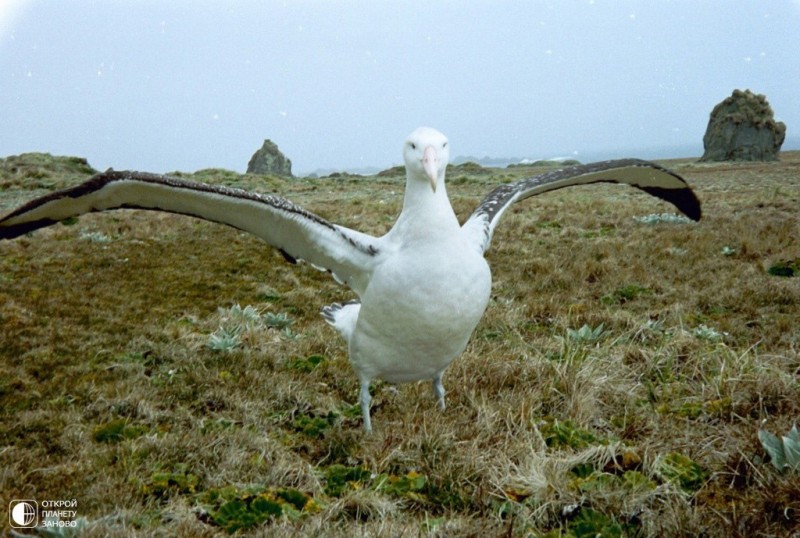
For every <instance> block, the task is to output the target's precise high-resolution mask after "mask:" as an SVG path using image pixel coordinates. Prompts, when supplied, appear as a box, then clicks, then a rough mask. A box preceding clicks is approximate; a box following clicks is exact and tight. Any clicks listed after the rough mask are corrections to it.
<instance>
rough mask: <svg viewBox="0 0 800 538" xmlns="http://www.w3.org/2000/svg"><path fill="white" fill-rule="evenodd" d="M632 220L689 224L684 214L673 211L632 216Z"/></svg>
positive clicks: (648, 222)
mask: <svg viewBox="0 0 800 538" xmlns="http://www.w3.org/2000/svg"><path fill="white" fill-rule="evenodd" d="M633 220H635V221H636V222H640V223H642V224H662V223H666V224H689V223H691V222H692V220H691V219H689V218H687V217H685V216H684V215H675V214H674V213H651V214H649V215H644V216H641V217H633Z"/></svg>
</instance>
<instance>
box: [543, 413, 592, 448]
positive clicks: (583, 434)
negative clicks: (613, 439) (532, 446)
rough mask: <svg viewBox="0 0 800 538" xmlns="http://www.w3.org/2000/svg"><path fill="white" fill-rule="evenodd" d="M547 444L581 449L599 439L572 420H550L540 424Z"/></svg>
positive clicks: (551, 446) (552, 446)
mask: <svg viewBox="0 0 800 538" xmlns="http://www.w3.org/2000/svg"><path fill="white" fill-rule="evenodd" d="M539 431H540V432H541V434H542V437H544V442H545V444H546V445H547V446H548V447H550V448H572V449H575V450H580V449H583V448H586V447H588V446H589V445H591V444H594V443H596V442H597V441H598V439H597V437H595V435H594V434H592V433H591V432H590V431H588V430H585V429H583V428H580V427H578V426H577V425H576V424H575V423H574V422H572V421H571V420H563V421H559V420H550V421H547V422H544V423H543V424H541V425H540V426H539Z"/></svg>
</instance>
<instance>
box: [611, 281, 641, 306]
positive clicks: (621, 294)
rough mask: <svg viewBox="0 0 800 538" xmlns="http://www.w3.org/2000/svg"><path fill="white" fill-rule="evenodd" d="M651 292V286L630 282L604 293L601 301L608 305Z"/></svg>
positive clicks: (622, 302) (621, 302) (630, 299)
mask: <svg viewBox="0 0 800 538" xmlns="http://www.w3.org/2000/svg"><path fill="white" fill-rule="evenodd" d="M650 293H652V291H651V290H650V288H646V287H644V286H640V285H638V284H628V285H626V286H622V287H620V288H617V289H616V290H614V291H613V292H611V293H609V294H606V295H603V296H602V297H601V298H600V302H601V303H603V304H606V305H615V304H624V303H627V302H628V301H632V300H634V299H636V298H637V297H640V296H642V295H649V294H650Z"/></svg>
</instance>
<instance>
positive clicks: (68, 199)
mask: <svg viewBox="0 0 800 538" xmlns="http://www.w3.org/2000/svg"><path fill="white" fill-rule="evenodd" d="M122 208H128V209H148V210H157V211H167V212H171V213H179V214H182V215H189V216H193V217H199V218H202V219H205V220H209V221H212V222H218V223H221V224H226V225H228V226H232V227H234V228H238V229H240V230H243V231H246V232H249V233H251V234H253V235H255V236H257V237H259V238H261V239H263V240H264V241H266V242H267V243H269V244H270V245H272V246H273V247H275V248H277V249H278V250H280V251H281V253H282V254H283V255H284V256H285V257H286V258H287V260H305V261H307V262H309V263H310V264H312V265H314V266H315V267H318V268H321V269H325V270H327V271H329V272H331V273H332V274H333V276H334V277H335V278H336V279H337V280H338V281H340V282H342V283H344V284H346V285H348V286H350V287H351V288H352V289H353V290H354V291H356V292H357V293H359V294H361V293H362V292H363V291H364V289H365V288H366V285H367V282H368V281H369V276H370V274H371V271H372V267H373V266H374V263H375V257H376V255H377V254H378V250H379V249H378V242H377V240H376V239H375V238H374V237H372V236H369V235H367V234H363V233H360V232H357V231H354V230H350V229H348V228H345V227H343V226H338V225H336V224H332V223H331V222H328V221H327V220H325V219H323V218H322V217H319V216H317V215H315V214H314V213H311V212H310V211H307V210H305V209H303V208H302V207H299V206H297V205H295V204H293V203H292V202H290V201H288V200H286V199H284V198H281V197H279V196H273V195H262V194H257V193H252V192H248V191H244V190H241V189H235V188H231V187H225V186H217V185H208V184H205V183H197V182H192V181H184V180H181V179H177V178H174V177H170V176H163V175H158V174H148V173H144V172H115V171H108V172H104V173H101V174H98V175H96V176H94V177H92V178H91V179H89V180H88V181H86V182H85V183H82V184H80V185H77V186H75V187H72V188H69V189H65V190H61V191H57V192H53V193H51V194H48V195H46V196H43V197H41V198H37V199H34V200H31V201H30V202H28V203H27V204H25V205H23V206H21V207H20V208H18V209H16V210H14V211H12V212H11V213H9V214H7V215H5V216H4V217H2V218H0V239H11V238H14V237H17V236H20V235H22V234H25V233H27V232H31V231H33V230H36V229H38V228H42V227H45V226H49V225H50V224H53V223H55V222H58V221H61V220H64V219H66V218H69V217H74V216H78V215H81V214H84V213H89V212H93V211H105V210H110V209H122Z"/></svg>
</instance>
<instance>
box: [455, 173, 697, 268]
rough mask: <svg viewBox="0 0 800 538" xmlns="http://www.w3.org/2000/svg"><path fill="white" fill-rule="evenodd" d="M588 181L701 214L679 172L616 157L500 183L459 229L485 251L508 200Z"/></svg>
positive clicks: (509, 204) (690, 215) (587, 182)
mask: <svg viewBox="0 0 800 538" xmlns="http://www.w3.org/2000/svg"><path fill="white" fill-rule="evenodd" d="M590 183H625V184H627V185H631V186H632V187H636V188H638V189H641V190H643V191H645V192H646V193H648V194H650V195H652V196H655V197H657V198H661V199H662V200H665V201H667V202H669V203H671V204H673V205H674V206H675V207H676V208H678V210H680V211H681V212H682V213H683V214H685V215H686V216H687V217H689V218H691V219H692V220H695V221H697V220H700V217H701V215H702V211H701V208H700V201H699V200H698V199H697V196H696V195H695V194H694V192H693V191H692V189H691V187H690V186H689V185H688V184H687V183H686V181H685V180H684V179H683V178H682V177H681V176H679V175H678V174H676V173H674V172H672V171H670V170H667V169H666V168H663V167H661V166H659V165H657V164H655V163H651V162H648V161H642V160H640V159H620V160H613V161H601V162H596V163H591V164H586V165H578V166H570V167H567V168H562V169H559V170H554V171H552V172H547V173H544V174H539V175H537V176H533V177H530V178H526V179H521V180H519V181H515V182H512V183H505V184H503V185H500V186H498V187H497V188H495V189H494V190H492V191H491V192H490V193H489V194H487V195H486V196H485V197H484V199H483V200H482V201H481V203H480V204H478V207H477V208H475V211H473V212H472V215H470V217H469V219H467V221H466V222H465V223H464V226H463V227H462V229H463V231H464V233H465V234H466V236H467V237H468V238H469V240H470V241H471V242H472V243H473V244H474V245H476V246H477V248H479V249H480V250H481V251H482V252H485V251H486V250H487V249H488V248H489V246H490V244H491V241H492V235H493V234H494V229H495V227H496V226H497V224H498V223H499V222H500V217H502V215H503V213H505V211H506V209H508V208H509V207H510V206H511V204H513V203H515V202H518V201H520V200H524V199H526V198H530V197H531V196H535V195H537V194H542V193H545V192H548V191H553V190H556V189H563V188H564V187H571V186H573V185H588V184H590Z"/></svg>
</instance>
